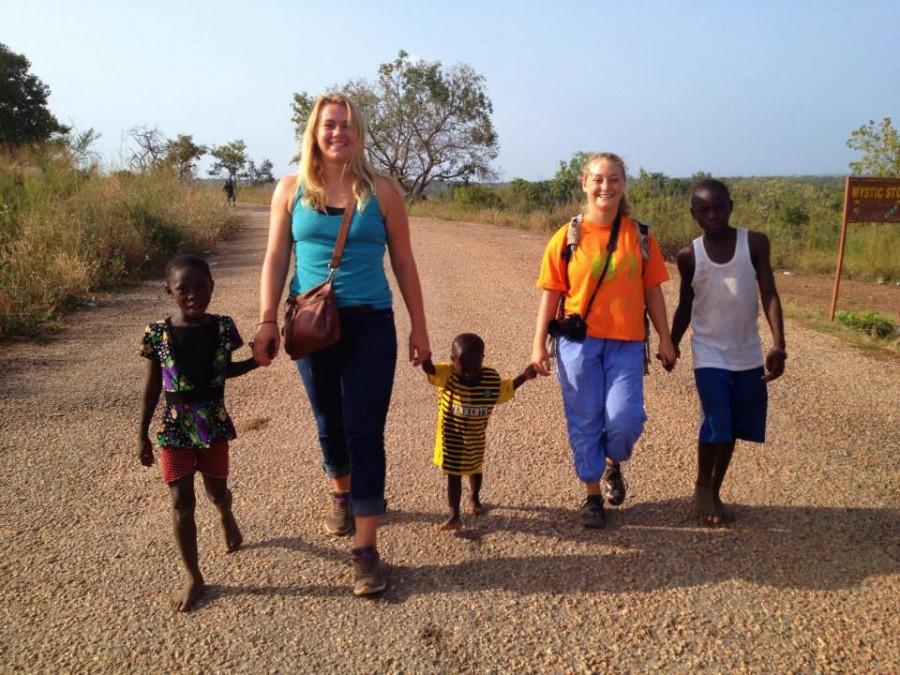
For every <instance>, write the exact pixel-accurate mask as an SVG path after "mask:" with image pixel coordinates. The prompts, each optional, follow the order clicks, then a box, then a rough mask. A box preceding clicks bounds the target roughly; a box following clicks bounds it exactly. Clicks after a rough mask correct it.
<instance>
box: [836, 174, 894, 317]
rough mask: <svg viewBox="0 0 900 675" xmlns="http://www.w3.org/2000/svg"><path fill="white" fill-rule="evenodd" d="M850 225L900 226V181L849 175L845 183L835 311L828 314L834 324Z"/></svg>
mask: <svg viewBox="0 0 900 675" xmlns="http://www.w3.org/2000/svg"><path fill="white" fill-rule="evenodd" d="M847 223H900V178H861V177H859V176H848V177H847V178H846V179H845V180H844V216H843V218H842V219H841V240H840V244H838V255H837V266H836V267H835V271H834V290H833V291H832V293H831V310H830V312H829V313H828V319H829V320H830V321H834V311H835V309H837V298H838V289H839V288H840V286H841V267H842V266H843V264H844V246H845V245H846V243H847Z"/></svg>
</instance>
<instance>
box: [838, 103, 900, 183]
mask: <svg viewBox="0 0 900 675" xmlns="http://www.w3.org/2000/svg"><path fill="white" fill-rule="evenodd" d="M847 147H849V148H851V149H852V150H858V151H859V152H861V153H862V159H860V160H859V161H857V162H850V169H851V171H853V173H854V175H857V176H900V136H898V135H897V130H896V129H894V127H893V125H892V124H891V118H890V117H885V118H884V119H883V120H881V124H880V126H876V125H875V121H874V120H869V123H868V124H864V125H862V126H861V127H860V128H859V129H857V130H856V131H854V132H853V133H851V134H850V138H849V139H847Z"/></svg>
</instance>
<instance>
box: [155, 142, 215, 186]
mask: <svg viewBox="0 0 900 675" xmlns="http://www.w3.org/2000/svg"><path fill="white" fill-rule="evenodd" d="M207 152H208V150H207V148H206V146H205V145H197V144H196V143H194V137H193V136H191V135H187V134H178V137H177V138H175V139H174V140H168V141H166V144H165V153H166V155H165V161H166V163H167V164H170V165H171V166H172V168H173V169H174V170H175V173H176V174H177V175H178V178H180V179H181V180H187V179H188V178H192V177H193V175H194V167H195V166H196V164H197V162H198V161H199V159H200V158H201V157H203V155H205V154H206V153H207Z"/></svg>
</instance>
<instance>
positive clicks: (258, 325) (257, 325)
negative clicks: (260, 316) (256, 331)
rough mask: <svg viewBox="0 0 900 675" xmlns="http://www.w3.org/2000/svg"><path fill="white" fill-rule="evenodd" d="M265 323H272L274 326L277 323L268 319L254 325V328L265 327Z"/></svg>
mask: <svg viewBox="0 0 900 675" xmlns="http://www.w3.org/2000/svg"><path fill="white" fill-rule="evenodd" d="M267 323H274V324H275V325H276V326H277V325H278V322H277V321H276V320H275V319H269V320H267V321H260V322H259V323H258V324H256V327H257V328H259V327H260V326H262V325H265V324H267Z"/></svg>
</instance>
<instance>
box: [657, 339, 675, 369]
mask: <svg viewBox="0 0 900 675" xmlns="http://www.w3.org/2000/svg"><path fill="white" fill-rule="evenodd" d="M656 358H658V359H659V360H660V361H662V364H663V368H665V369H666V371H668V372H672V370H673V369H674V368H675V363H676V362H677V361H678V350H677V349H675V345H673V344H672V341H671V340H663V339H660V341H659V351H658V352H657V353H656Z"/></svg>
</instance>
